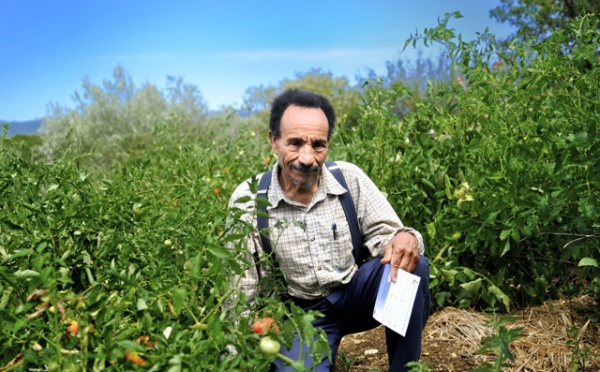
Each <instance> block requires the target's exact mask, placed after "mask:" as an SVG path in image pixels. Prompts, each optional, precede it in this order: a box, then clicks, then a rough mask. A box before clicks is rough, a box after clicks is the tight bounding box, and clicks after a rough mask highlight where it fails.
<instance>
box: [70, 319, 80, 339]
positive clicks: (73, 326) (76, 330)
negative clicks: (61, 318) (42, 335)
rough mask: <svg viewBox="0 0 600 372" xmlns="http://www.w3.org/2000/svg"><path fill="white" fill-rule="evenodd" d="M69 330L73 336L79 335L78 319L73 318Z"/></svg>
mask: <svg viewBox="0 0 600 372" xmlns="http://www.w3.org/2000/svg"><path fill="white" fill-rule="evenodd" d="M67 332H69V334H70V335H71V336H77V333H79V324H78V323H77V321H76V320H72V321H71V323H70V324H69V325H68V326H67Z"/></svg>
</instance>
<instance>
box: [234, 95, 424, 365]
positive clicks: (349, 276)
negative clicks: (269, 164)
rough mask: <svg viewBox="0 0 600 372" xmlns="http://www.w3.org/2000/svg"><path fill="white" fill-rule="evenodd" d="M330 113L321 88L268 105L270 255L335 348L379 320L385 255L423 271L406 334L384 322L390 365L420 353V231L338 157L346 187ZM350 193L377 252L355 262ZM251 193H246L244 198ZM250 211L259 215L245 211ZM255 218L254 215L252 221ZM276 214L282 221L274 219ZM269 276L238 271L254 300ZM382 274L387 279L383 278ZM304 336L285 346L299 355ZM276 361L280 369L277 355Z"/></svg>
mask: <svg viewBox="0 0 600 372" xmlns="http://www.w3.org/2000/svg"><path fill="white" fill-rule="evenodd" d="M334 127H335V113H334V110H333V107H332V106H331V104H330V103H329V101H328V100H327V99H326V98H325V97H323V96H321V95H318V94H315V93H312V92H308V91H302V90H295V89H292V90H287V91H285V92H284V93H283V94H281V95H280V96H278V97H277V98H276V99H275V100H274V102H273V104H272V108H271V117H270V123H269V141H270V143H271V147H272V149H273V152H274V154H275V155H276V156H277V163H276V164H275V166H274V168H273V172H272V178H271V183H270V186H269V189H268V194H267V195H268V200H269V202H270V204H271V206H269V207H268V208H267V210H268V214H269V222H270V223H269V228H270V230H269V231H270V236H271V237H273V238H272V242H273V256H274V258H273V259H274V260H275V261H276V262H277V264H278V265H279V268H280V269H281V271H282V273H283V275H284V277H285V284H286V285H287V292H288V295H289V296H290V298H291V300H292V301H294V303H296V305H298V306H300V307H302V308H303V309H305V310H316V311H319V312H321V313H323V314H324V317H322V318H319V319H317V320H316V322H315V323H314V325H315V327H320V328H322V329H323V330H324V331H325V332H326V334H327V338H328V341H329V344H330V346H331V350H332V355H333V356H334V360H335V355H336V353H337V349H338V346H339V344H340V341H341V339H342V337H343V336H345V335H347V334H350V333H355V332H361V331H366V330H369V329H372V328H375V327H376V326H378V325H379V323H378V322H377V321H375V320H374V319H373V317H372V315H373V308H374V304H375V300H376V296H377V289H378V287H379V282H380V280H382V273H383V267H384V264H387V263H390V264H391V277H392V280H393V281H395V280H396V275H397V272H398V270H407V271H409V272H413V273H414V274H416V275H419V276H420V277H421V282H420V288H419V291H418V294H417V298H416V300H415V305H414V309H413V312H412V316H411V320H410V323H409V327H408V330H407V333H406V337H402V336H400V335H398V334H397V333H395V332H394V331H391V330H389V329H386V342H387V351H388V355H389V361H390V371H402V370H404V368H405V367H404V366H405V364H406V363H407V362H409V361H417V360H418V359H419V356H420V351H421V333H422V330H423V327H424V326H425V322H426V321H427V318H428V315H429V309H430V297H429V288H428V266H427V260H426V259H425V258H424V257H423V256H422V254H423V251H424V248H423V239H422V237H421V234H420V233H419V232H418V231H416V230H414V229H411V228H407V227H404V226H403V225H402V222H401V221H400V219H399V218H398V216H397V214H396V213H395V212H394V210H393V209H392V207H391V205H390V204H389V203H388V202H387V200H386V198H385V196H384V195H383V194H382V193H381V192H380V191H379V190H378V189H377V187H376V186H375V184H374V183H373V182H372V181H371V180H370V179H369V178H368V177H367V176H366V175H365V173H364V172H363V171H362V170H360V169H359V168H358V167H357V166H355V165H353V164H350V163H346V162H336V163H337V165H339V167H340V169H341V171H342V174H343V175H344V178H345V180H346V183H347V186H348V189H349V190H346V188H344V187H343V186H342V185H340V183H339V182H338V181H337V180H336V178H335V177H334V176H333V175H332V173H331V172H330V171H329V170H328V169H327V167H326V166H325V164H324V163H325V159H326V158H327V151H328V147H329V141H330V139H331V135H332V133H333V130H334ZM346 192H350V194H351V196H352V200H353V202H354V205H355V208H356V213H357V217H358V225H359V228H360V232H361V235H362V239H363V244H364V246H365V247H366V248H367V249H368V250H369V252H370V254H371V255H372V256H373V257H381V258H380V259H373V260H370V261H367V262H366V263H364V264H363V265H362V266H360V268H359V267H358V265H357V264H356V262H355V259H354V256H353V248H352V238H351V232H350V228H349V225H348V222H347V220H346V216H345V214H344V209H343V207H342V205H341V203H340V201H339V198H338V196H339V195H341V194H344V193H346ZM243 196H251V197H255V195H253V194H252V192H251V191H250V187H249V182H248V181H247V182H244V183H242V184H241V185H240V186H238V188H237V189H236V190H235V192H234V193H233V195H232V197H231V199H230V203H229V206H230V207H238V208H243V209H248V208H250V209H251V208H252V205H253V204H252V203H245V204H243V205H240V204H238V203H236V202H235V201H236V200H238V199H239V198H241V197H243ZM246 200H247V198H246ZM249 215H255V213H254V214H249ZM249 222H251V223H253V224H254V226H256V221H255V220H253V221H249ZM278 222H279V223H278ZM262 249H263V247H261V243H260V238H259V237H258V234H255V235H254V236H252V237H251V238H250V239H249V242H248V250H249V251H250V253H252V254H255V253H257V252H261V251H262ZM263 275H268V274H266V273H265V272H264V270H263V268H262V267H261V268H257V267H256V266H253V267H252V268H251V269H249V270H247V272H246V273H245V276H244V277H242V278H241V279H240V287H241V290H242V291H243V292H245V293H246V294H247V295H248V297H249V298H250V299H252V298H253V297H254V296H256V295H257V288H258V282H259V278H260V277H262V276H263ZM384 280H385V279H384ZM300 347H301V345H299V344H298V342H297V343H296V344H295V345H294V346H293V347H292V350H283V351H282V353H283V354H286V355H288V356H289V357H291V358H292V359H294V360H296V359H297V357H298V355H299V349H300ZM306 363H307V365H309V366H316V369H317V370H318V371H328V370H330V368H331V364H332V363H331V361H330V360H328V359H327V358H324V359H322V360H321V358H320V357H319V358H316V360H314V361H313V360H312V359H309V360H307V361H306ZM275 364H276V368H277V370H281V371H283V370H286V369H285V367H284V366H283V364H282V363H281V362H280V361H276V362H275Z"/></svg>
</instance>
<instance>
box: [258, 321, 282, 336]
mask: <svg viewBox="0 0 600 372" xmlns="http://www.w3.org/2000/svg"><path fill="white" fill-rule="evenodd" d="M269 331H274V332H279V327H278V326H277V322H275V319H273V318H269V317H265V318H262V319H260V320H257V321H256V322H254V323H253V324H252V332H254V333H256V334H257V335H264V334H266V333H267V332H269Z"/></svg>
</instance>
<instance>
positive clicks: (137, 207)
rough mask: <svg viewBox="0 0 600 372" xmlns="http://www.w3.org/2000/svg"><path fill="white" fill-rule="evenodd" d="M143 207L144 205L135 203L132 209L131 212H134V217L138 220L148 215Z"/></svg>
mask: <svg viewBox="0 0 600 372" xmlns="http://www.w3.org/2000/svg"><path fill="white" fill-rule="evenodd" d="M143 207H144V206H143V205H142V203H135V204H134V205H133V206H132V207H131V211H132V212H133V216H134V217H136V218H140V217H142V216H143V215H144V213H146V211H145V210H144V209H143Z"/></svg>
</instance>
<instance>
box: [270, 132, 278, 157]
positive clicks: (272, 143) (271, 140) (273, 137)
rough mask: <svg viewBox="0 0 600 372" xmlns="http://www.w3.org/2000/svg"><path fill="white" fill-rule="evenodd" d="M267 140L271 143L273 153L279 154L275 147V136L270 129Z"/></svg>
mask: <svg viewBox="0 0 600 372" xmlns="http://www.w3.org/2000/svg"><path fill="white" fill-rule="evenodd" d="M269 142H270V143H271V149H272V150H273V152H274V153H275V155H277V154H279V149H278V147H277V138H275V135H274V134H273V132H271V131H269Z"/></svg>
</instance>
